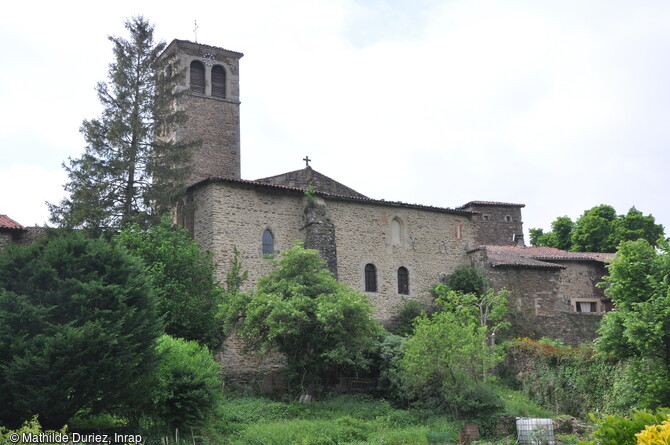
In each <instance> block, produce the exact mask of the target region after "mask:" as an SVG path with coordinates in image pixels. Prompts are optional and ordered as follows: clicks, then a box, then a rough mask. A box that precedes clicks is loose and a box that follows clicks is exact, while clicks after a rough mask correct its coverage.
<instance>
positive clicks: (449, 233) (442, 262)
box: [326, 199, 474, 321]
mask: <svg viewBox="0 0 670 445" xmlns="http://www.w3.org/2000/svg"><path fill="white" fill-rule="evenodd" d="M326 202H327V205H328V209H329V214H330V217H331V219H332V220H333V222H334V224H335V227H336V230H337V253H338V271H339V279H340V280H341V281H345V282H347V283H349V284H350V285H351V286H352V287H353V288H354V289H358V290H361V291H363V290H364V289H365V285H364V268H365V265H366V264H368V263H372V264H374V265H375V267H376V269H377V289H378V292H368V293H367V295H368V297H369V298H370V301H371V302H372V304H373V305H374V306H375V308H376V314H375V316H376V317H377V318H378V319H380V320H382V321H389V320H391V319H392V318H393V317H394V316H395V315H397V314H398V312H399V310H400V309H401V308H402V306H403V304H404V303H405V301H406V300H407V299H413V300H419V301H424V302H427V301H428V300H429V299H430V295H429V292H428V291H429V289H430V288H431V286H432V285H434V284H435V283H437V282H438V281H439V279H440V276H441V275H442V274H450V273H451V272H453V271H454V270H455V269H456V268H458V267H459V266H463V265H466V264H468V258H467V254H466V250H467V248H468V247H471V246H472V245H473V244H474V233H473V230H472V223H471V222H470V219H469V217H468V216H467V215H458V214H451V213H445V212H438V211H429V210H418V209H415V208H406V207H395V206H390V205H388V206H387V205H380V204H374V205H370V204H366V203H361V202H357V201H338V200H331V199H326ZM394 218H397V219H398V221H399V222H400V225H401V233H400V239H399V242H397V243H394V242H393V240H392V237H391V222H392V221H393V219H394ZM401 266H402V267H406V268H407V269H408V270H409V295H402V294H399V293H398V268H399V267H401Z"/></svg>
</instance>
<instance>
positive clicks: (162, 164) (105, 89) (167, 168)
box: [49, 17, 192, 234]
mask: <svg viewBox="0 0 670 445" xmlns="http://www.w3.org/2000/svg"><path fill="white" fill-rule="evenodd" d="M125 26H126V29H127V30H128V32H129V33H130V39H129V40H126V39H123V38H120V37H110V38H109V39H110V40H111V41H112V43H113V44H114V62H112V63H111V64H110V66H109V83H105V82H100V83H98V85H97V87H96V91H97V93H98V98H99V100H100V102H101V104H102V105H103V107H104V110H103V112H102V116H100V118H98V119H93V120H85V121H84V122H83V124H82V126H81V132H82V133H83V135H84V138H85V139H86V143H87V146H86V152H85V153H84V155H83V156H82V157H81V158H79V159H70V160H69V165H67V166H66V165H65V164H63V167H64V168H65V170H66V171H67V172H68V176H69V182H68V183H67V184H66V186H65V190H66V191H68V192H69V193H70V196H69V198H65V199H64V200H63V201H62V202H61V203H60V205H53V204H49V207H50V211H51V221H52V222H54V223H56V224H58V225H59V226H62V227H69V228H84V229H87V230H88V231H90V232H92V233H94V234H98V233H100V232H101V231H103V230H104V229H107V228H118V227H121V226H122V225H123V224H125V223H128V222H146V221H147V220H150V219H151V218H155V217H156V216H160V215H162V214H163V213H165V211H166V210H167V209H169V207H170V206H171V205H172V204H174V202H175V201H176V197H177V196H179V195H180V194H181V192H182V191H183V188H184V182H185V179H186V175H187V167H186V165H187V163H186V162H185V161H186V160H187V159H188V157H189V156H190V148H191V146H192V144H190V143H183V142H176V141H175V139H174V137H173V135H174V132H175V130H176V126H177V124H179V123H181V122H182V121H183V120H184V119H185V114H184V112H183V111H181V110H178V109H177V108H175V107H174V103H175V100H176V98H177V95H178V93H177V89H176V88H175V87H176V85H177V82H178V80H179V79H180V78H181V76H182V71H181V70H180V69H179V68H178V66H177V62H176V60H174V59H173V60H170V59H168V58H161V57H160V55H161V53H162V51H163V50H164V49H165V43H164V42H160V43H156V42H154V37H153V30H154V28H153V26H152V25H150V24H149V23H148V22H147V21H146V20H145V19H144V18H143V17H135V18H133V19H132V20H129V21H127V22H126V23H125Z"/></svg>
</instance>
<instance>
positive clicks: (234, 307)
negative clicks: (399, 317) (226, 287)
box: [224, 244, 380, 394]
mask: <svg viewBox="0 0 670 445" xmlns="http://www.w3.org/2000/svg"><path fill="white" fill-rule="evenodd" d="M228 298H229V300H228V301H227V303H226V307H225V309H224V313H225V316H226V318H227V319H228V324H229V325H230V326H233V327H234V329H235V330H236V331H237V332H238V333H239V334H240V335H242V336H243V337H244V338H245V339H246V341H247V344H248V346H249V347H250V348H252V349H254V350H256V351H258V352H260V353H265V352H268V351H277V352H281V353H283V354H285V355H286V358H287V369H286V376H287V380H288V382H289V383H290V384H291V386H292V387H293V388H294V389H295V388H298V389H299V390H300V391H301V393H302V394H309V393H312V392H313V391H314V389H315V387H314V385H316V384H317V383H318V376H319V373H320V372H323V371H326V370H328V369H330V368H332V367H335V366H339V367H343V366H344V367H346V366H348V367H351V368H353V367H356V366H358V367H365V364H366V352H367V351H368V350H370V349H371V348H372V347H373V345H374V344H375V340H376V338H377V335H378V334H379V332H380V326H379V323H378V322H377V321H376V320H374V319H373V318H372V317H371V315H372V310H373V309H372V305H371V304H370V302H369V301H368V299H367V297H366V296H365V295H363V294H361V293H360V292H357V291H355V290H353V289H351V288H350V287H349V286H348V285H346V284H344V283H340V282H338V281H337V280H335V278H333V275H332V273H331V272H330V271H329V270H328V269H327V268H326V263H325V261H324V260H323V259H322V258H321V256H320V255H319V252H318V251H316V250H310V249H304V248H303V247H302V245H300V244H296V245H295V246H294V247H293V248H291V249H289V250H287V251H285V252H283V254H282V255H281V257H280V258H279V259H278V260H275V261H274V263H273V271H272V272H270V273H269V274H268V275H266V276H264V277H261V278H260V279H259V280H258V282H257V285H256V291H255V292H253V293H234V294H232V293H231V294H229V295H228Z"/></svg>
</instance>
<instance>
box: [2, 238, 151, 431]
mask: <svg viewBox="0 0 670 445" xmlns="http://www.w3.org/2000/svg"><path fill="white" fill-rule="evenodd" d="M161 331H162V326H161V324H160V322H159V320H158V317H157V315H156V311H155V308H154V304H153V298H152V295H151V285H150V281H149V280H148V279H147V277H146V276H145V273H144V267H143V265H142V263H141V261H140V260H139V259H137V258H135V257H133V256H132V255H130V254H129V253H128V251H127V250H126V249H123V248H121V247H119V246H116V245H114V244H110V243H108V242H106V241H104V240H86V239H84V238H82V237H81V236H79V235H78V234H72V235H69V236H67V237H61V238H55V239H53V240H50V241H48V242H43V243H37V244H33V245H32V246H30V247H28V248H18V247H10V248H7V249H6V250H5V251H4V252H3V253H2V254H1V255H0V424H4V425H8V426H18V425H19V424H20V423H21V422H23V421H25V420H28V419H30V418H32V416H33V415H34V414H38V415H39V419H40V422H41V423H42V424H43V425H44V426H46V427H47V428H50V429H57V428H60V427H62V426H63V425H64V424H65V423H66V422H67V421H68V419H70V418H71V417H72V416H73V415H74V414H75V413H76V412H77V411H79V410H82V409H87V410H90V411H91V412H93V413H95V412H100V411H103V410H109V409H115V408H117V407H120V406H132V405H136V404H138V403H139V401H141V400H143V399H144V398H145V397H146V393H145V392H144V390H145V389H146V388H145V387H143V386H138V385H137V384H136V383H137V382H138V380H139V378H140V377H141V376H143V375H145V374H148V373H151V372H152V370H153V366H154V363H155V357H156V353H155V348H154V346H155V341H156V338H157V337H158V336H159V335H160V333H161Z"/></svg>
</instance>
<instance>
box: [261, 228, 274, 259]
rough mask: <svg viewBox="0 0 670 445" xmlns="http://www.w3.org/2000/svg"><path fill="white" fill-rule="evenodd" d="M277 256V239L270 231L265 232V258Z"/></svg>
mask: <svg viewBox="0 0 670 445" xmlns="http://www.w3.org/2000/svg"><path fill="white" fill-rule="evenodd" d="M274 254H275V237H274V235H272V232H270V230H269V229H266V230H265V232H263V256H274Z"/></svg>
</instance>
